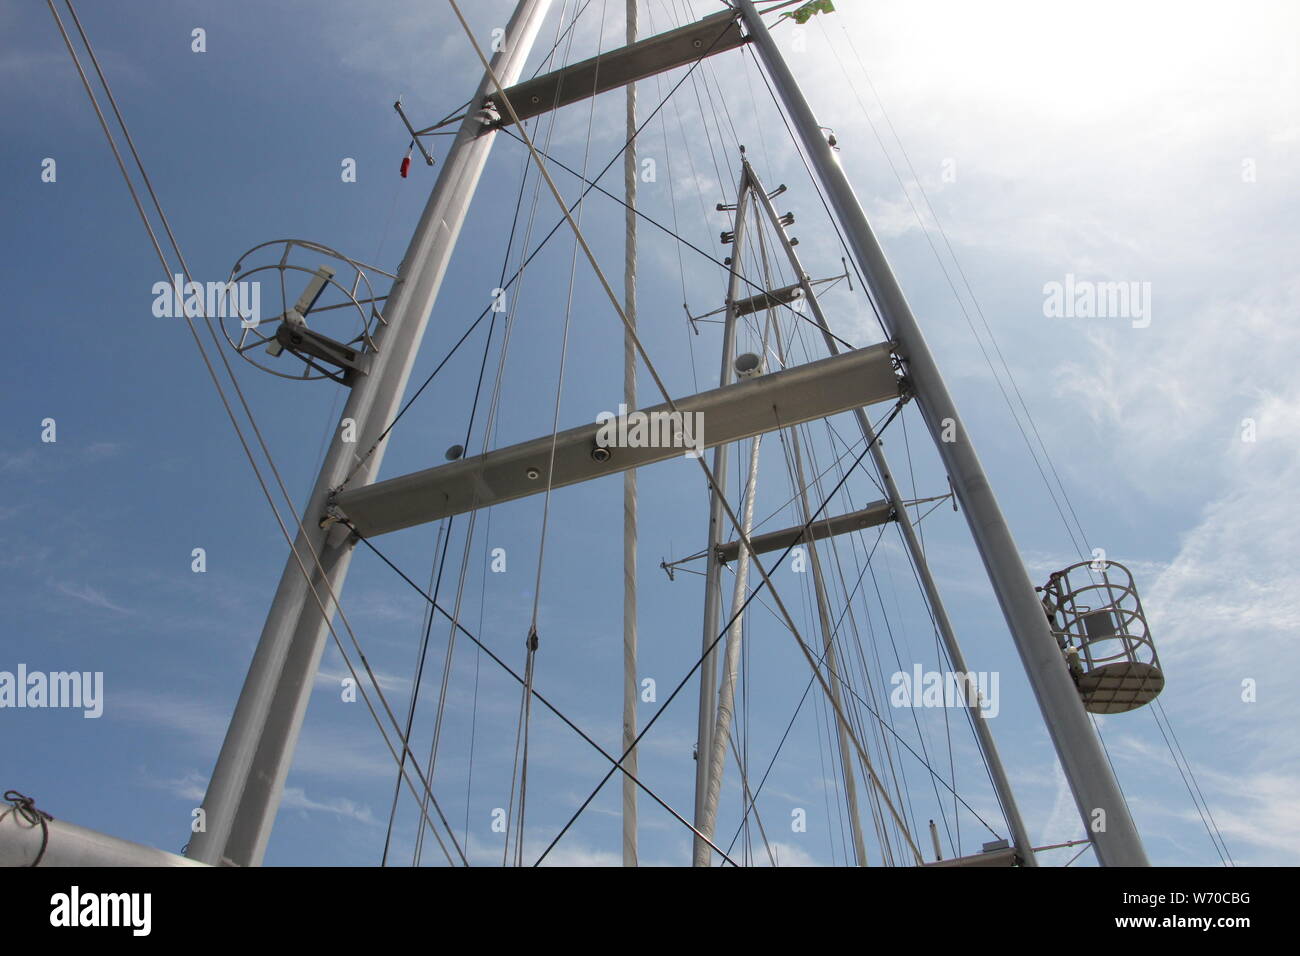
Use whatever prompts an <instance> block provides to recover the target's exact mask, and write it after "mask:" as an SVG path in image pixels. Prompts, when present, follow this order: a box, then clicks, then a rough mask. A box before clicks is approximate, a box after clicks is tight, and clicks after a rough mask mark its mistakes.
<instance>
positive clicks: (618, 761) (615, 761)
mask: <svg viewBox="0 0 1300 956" xmlns="http://www.w3.org/2000/svg"><path fill="white" fill-rule="evenodd" d="M344 524H345V525H346V526H347V527H349V528H351V529H352V533H353V534H355V535H356V536H357V540H358V541H359V542H361V543H362V544H364V545H365V546H366V547H367V548H369V549H370V551H371V552H372V553H373V554H374V555H375V556H376V557H378V558H379V560H380V561H382V562H383V563H384V564H386V565H387V566H388V567H389V568H390V569H391V570H392V571H393V572H394V573H395V574H396V575H397V576H398V577H399V578H401V579H402V580H403V581H405V582H406V584H407V585H409V586H410V587H411V588H412V589H414V590H415V591H416V592H417V593H418V594H419V595H420V596H421V597H422V598H424V600H425V601H427V602H429V604H430V605H431V606H432V607H433V609H434V610H435V611H437V612H438V613H439V614H441V615H442V616H443V617H445V618H446V619H447V620H448V621H451V622H452V626H453V627H455V628H456V629H457V630H458V631H459V632H460V633H461V634H463V635H464V636H465V637H466V638H468V639H469V640H470V641H471V642H472V643H473V644H474V645H475V646H476V647H478V648H479V649H480V650H481V651H483V653H485V654H486V655H487V656H488V659H489V660H491V661H492V663H494V664H496V665H497V666H498V667H500V668H501V669H502V670H504V671H505V672H506V673H507V674H508V675H510V677H512V678H513V679H514V680H515V681H516V683H519V684H520V685H522V684H523V682H524V678H523V677H521V676H520V675H519V674H518V673H516V671H515V670H514V668H512V667H511V666H510V665H509V664H507V663H506V662H505V661H504V660H502V659H501V658H500V657H499V656H497V655H496V654H495V653H494V652H493V651H492V649H491V648H490V647H488V646H487V645H486V644H484V643H483V642H482V641H481V640H480V639H479V638H478V637H476V636H475V635H474V634H472V633H471V632H470V631H469V629H468V628H466V627H465V626H464V625H463V624H461V623H460V622H459V621H456V620H455V618H453V617H452V615H451V613H450V612H449V611H447V610H446V609H445V608H444V607H443V606H442V605H441V604H438V603H437V602H436V601H434V600H433V596H432V595H430V594H429V593H428V592H427V591H425V590H424V589H422V588H421V587H420V586H419V585H418V584H416V583H415V581H413V580H412V579H411V578H410V576H409V575H407V574H406V572H405V571H403V570H402V569H401V568H399V567H398V566H397V565H396V564H395V563H394V562H393V560H392V559H391V558H389V557H388V556H387V555H386V554H384V553H383V552H382V551H380V550H379V549H378V548H377V547H375V544H374V542H372V541H371V540H370V539H369V538H367V537H366V536H365V535H363V534H361V533H360V532H359V531H358V530H357V529H356V528H355V527H354V526H353V525H352V524H351V523H349V522H346V521H345V522H344ZM532 696H533V698H534V699H535V700H536V701H537V702H538V703H539V704H541V705H542V706H543V707H545V708H546V709H547V710H549V711H550V712H551V713H552V714H554V715H555V716H556V717H557V718H559V720H560V721H561V722H562V723H563V724H564V725H565V726H566V727H568V728H569V729H570V730H572V731H573V732H574V733H576V734H577V735H578V736H579V737H581V738H582V739H583V740H584V741H586V742H587V743H588V744H590V745H591V747H592V748H593V749H594V750H595V751H596V752H597V753H599V754H600V755H601V756H602V757H604V758H605V759H606V760H608V761H609V762H610V763H611V764H612V765H613V769H614V770H618V771H620V772H622V773H624V774H626V775H627V776H628V777H630V778H631V779H632V781H633V782H634V783H635V784H636V785H637V786H638V787H639V788H640V789H641V791H642V792H643V793H645V794H646V795H647V796H649V797H650V799H652V800H654V801H655V803H657V804H659V805H660V806H661V807H663V808H664V809H665V810H667V811H668V812H669V814H671V815H672V817H673V818H674V819H675V820H677V821H678V822H679V823H681V824H682V825H683V826H685V827H686V828H687V829H689V830H690V831H691V832H692V833H694V834H695V835H696V836H698V837H699V838H700V839H701V840H704V841H705V842H706V843H708V844H709V846H710V847H711V848H712V849H713V850H714V851H715V852H717V853H718V854H720V855H721V856H722V857H723V859H724V860H725V861H726V862H728V863H731V865H732V866H735V865H736V864H735V861H734V860H732V859H731V858H730V856H728V855H727V854H725V853H723V852H722V850H720V849H719V848H718V847H717V846H716V845H714V844H713V843H712V841H710V840H709V839H708V838H707V837H705V836H704V835H703V834H702V833H700V832H699V831H698V830H696V829H695V827H694V826H692V825H691V822H690V821H689V820H687V819H686V818H685V817H684V816H682V815H681V814H680V813H678V812H677V811H676V810H674V809H673V808H672V807H671V806H670V805H669V804H668V803H667V802H666V801H665V800H664V799H663V798H662V797H660V796H659V795H658V794H657V793H655V792H654V791H653V790H651V789H650V788H649V787H648V786H646V784H644V783H642V782H641V780H640V778H638V777H636V776H635V775H633V774H632V773H630V772H629V771H628V769H627V768H626V767H624V766H623V765H622V758H621V757H619V758H615V757H614V756H613V755H612V754H610V753H609V752H608V751H606V750H605V748H604V747H602V746H601V745H600V744H598V743H597V742H596V741H595V740H594V739H593V738H592V737H591V736H590V735H589V734H588V733H587V732H586V731H584V730H583V729H582V728H581V727H579V726H578V725H577V724H576V723H574V722H573V721H572V720H570V719H569V718H568V717H567V716H566V715H565V714H564V713H563V712H562V711H560V710H559V708H557V707H556V706H555V705H554V704H552V703H551V702H550V701H549V700H548V699H547V698H546V697H544V696H543V695H542V693H541V692H540V691H538V690H537V689H536V688H533V691H532ZM539 862H540V861H539ZM534 866H536V864H534Z"/></svg>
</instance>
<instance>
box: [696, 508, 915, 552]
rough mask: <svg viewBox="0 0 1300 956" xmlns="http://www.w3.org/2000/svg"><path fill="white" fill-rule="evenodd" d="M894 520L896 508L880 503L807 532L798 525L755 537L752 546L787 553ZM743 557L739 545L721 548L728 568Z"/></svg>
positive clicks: (762, 549)
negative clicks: (807, 543) (796, 545)
mask: <svg viewBox="0 0 1300 956" xmlns="http://www.w3.org/2000/svg"><path fill="white" fill-rule="evenodd" d="M893 516H894V506H893V505H892V504H890V503H889V502H888V501H876V502H873V503H872V504H869V505H867V506H866V507H865V508H862V509H861V510H859V511H853V512H850V513H849V514H846V515H840V516H839V517H838V518H827V519H825V520H818V521H816V522H814V523H813V525H812V527H810V528H808V529H807V530H805V529H804V526H803V525H798V526H796V527H794V528H782V529H781V530H780V531H769V532H768V533H767V534H756V535H751V536H750V538H749V543H750V544H752V545H753V546H754V551H755V552H756V553H758V554H766V553H767V552H769V551H781V550H784V549H785V548H788V547H790V545H792V544H794V543H795V542H796V541H800V540H803V541H807V540H809V539H810V538H811V539H812V540H813V541H820V540H822V538H829V537H831V536H832V535H837V534H848V533H849V532H850V531H861V530H862V529H863V528H874V527H876V526H877V525H882V524H884V523H885V522H886V521H888V520H890V518H892V517H893ZM739 554H740V542H739V541H730V542H728V543H727V544H723V545H719V546H718V560H719V561H722V562H723V563H724V564H725V563H728V562H731V561H734V560H736V557H737V556H738V555H739Z"/></svg>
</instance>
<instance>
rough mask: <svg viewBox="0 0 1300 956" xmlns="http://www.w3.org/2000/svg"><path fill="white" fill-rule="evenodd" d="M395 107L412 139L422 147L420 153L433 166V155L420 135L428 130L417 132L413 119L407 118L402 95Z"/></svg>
mask: <svg viewBox="0 0 1300 956" xmlns="http://www.w3.org/2000/svg"><path fill="white" fill-rule="evenodd" d="M393 109H395V110H397V115H398V116H400V117H401V118H402V125H403V126H405V127H406V131H407V132H408V133H410V134H411V141H412V142H413V143H415V145H416V146H418V147H420V153H421V155H423V156H424V161H425V163H427V164H428V165H430V166H432V165H433V157H432V156H431V155H429V151H428V150H427V149H425V148H424V140H422V139H420V137H421V136H423V135H425V134H426V132H427V131H421V132H417V131H416V129H415V127H414V126H412V125H411V121H410V120H409V119H407V118H406V112H405V111H404V110H403V109H402V98H401V97H400V96H399V97H398V98H397V102H396V103H394V104H393Z"/></svg>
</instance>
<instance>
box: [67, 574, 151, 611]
mask: <svg viewBox="0 0 1300 956" xmlns="http://www.w3.org/2000/svg"><path fill="white" fill-rule="evenodd" d="M55 588H56V589H57V590H58V591H59V593H60V594H64V595H66V596H67V597H70V598H72V599H73V600H76V601H82V602H84V603H86V604H89V605H90V606H91V607H97V608H101V609H103V610H105V611H113V612H115V613H117V614H134V613H135V612H134V611H132V610H131V609H129V608H125V607H121V606H120V605H117V604H114V603H113V602H112V601H110V600H109V599H108V595H106V594H105V593H104V592H103V591H101V590H99V589H98V588H93V587H90V586H89V585H76V584H68V583H67V582H62V581H61V582H59V583H58V584H56V585H55Z"/></svg>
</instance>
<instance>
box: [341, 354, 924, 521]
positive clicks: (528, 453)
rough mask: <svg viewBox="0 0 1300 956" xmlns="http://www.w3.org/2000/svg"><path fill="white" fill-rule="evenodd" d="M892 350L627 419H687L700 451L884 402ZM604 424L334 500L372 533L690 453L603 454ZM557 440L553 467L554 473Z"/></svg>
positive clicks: (644, 449)
mask: <svg viewBox="0 0 1300 956" xmlns="http://www.w3.org/2000/svg"><path fill="white" fill-rule="evenodd" d="M892 348H893V347H892V345H891V343H889V342H883V343H881V344H879V345H873V346H871V347H869V348H865V349H855V350H854V351H852V352H845V353H844V354H842V355H838V356H835V357H833V358H827V359H821V360H820V361H817V362H810V363H808V364H807V365H800V366H798V367H796V368H790V369H785V370H783V371H780V372H774V373H772V374H770V375H761V376H759V377H757V378H751V379H747V380H745V381H742V382H738V383H736V384H734V385H727V386H724V387H722V388H715V389H712V390H710V391H707V392H701V393H699V394H698V395H692V396H690V397H689V398H683V399H680V400H678V401H677V402H676V405H677V409H678V411H679V412H680V413H681V415H682V416H690V418H689V420H688V422H682V421H681V420H680V419H674V418H670V417H669V416H671V415H672V412H671V411H670V409H669V406H668V405H667V404H662V405H656V406H654V407H653V408H646V409H641V410H640V411H638V412H631V413H629V414H628V415H627V416H626V417H625V418H624V419H622V421H621V424H622V425H624V426H629V427H630V426H631V425H633V424H635V422H636V421H637V420H640V421H643V422H646V423H647V427H646V433H647V436H649V435H651V434H656V435H657V436H658V437H659V438H662V437H663V436H664V432H665V431H666V432H667V433H668V434H669V435H671V434H672V433H673V432H674V431H675V430H676V429H678V428H680V427H681V425H682V424H686V425H687V427H686V428H685V429H684V431H685V432H686V433H687V436H688V437H689V438H691V440H692V441H697V442H698V445H697V446H695V447H697V448H698V449H699V450H703V449H704V448H713V447H715V446H718V445H723V444H726V443H729V442H733V441H739V440H740V439H742V438H749V437H751V436H753V435H757V434H760V433H762V432H769V431H773V430H774V429H777V428H782V427H785V426H789V425H796V424H799V423H801V422H806V421H812V420H813V419H817V418H824V417H826V416H828V415H834V414H836V413H837V412H843V411H847V410H849V409H852V408H858V407H861V406H863V405H871V404H874V403H876V402H883V401H886V400H887V399H893V398H897V397H898V393H899V384H898V378H897V377H896V375H895V374H894V366H893V357H892ZM633 416H638V417H639V419H637V418H633ZM640 416H644V417H640ZM617 421H618V420H616V422H617ZM691 422H693V423H698V424H693V425H692V424H689V423H691ZM602 427H603V426H602V425H601V424H599V423H592V424H589V425H580V426H578V427H577V428H570V429H569V430H567V431H563V432H560V433H559V434H558V435H556V436H554V439H552V436H550V435H544V436H542V437H540V438H534V439H532V440H531V441H526V442H522V443H520V444H518V445H511V446H509V447H507V448H501V449H498V450H496V451H491V452H488V453H487V454H485V455H478V456H476V457H474V458H466V459H462V460H460V461H456V462H452V463H451V464H449V465H440V466H438V467H436V468H428V469H425V470H424V471H418V472H415V473H414V474H410V475H403V476H401V477H400V478H390V479H388V480H387V481H381V482H377V483H375V484H372V485H368V486H365V487H360V488H351V489H348V490H346V491H344V492H342V493H341V494H340V495H338V496H337V498H336V499H335V500H334V504H335V505H336V506H337V507H338V509H339V510H340V511H342V513H343V514H344V515H346V517H347V518H348V519H349V520H350V521H351V522H352V524H353V525H354V526H355V527H356V529H357V531H358V532H360V533H361V534H362V535H364V536H366V537H373V536H375V535H380V534H387V533H388V532H390V531H397V530H399V529H402V528H410V527H412V526H414V525H418V524H423V523H425V522H427V521H437V520H438V519H439V518H445V517H447V516H448V515H454V514H462V513H464V512H467V511H473V510H476V509H478V508H486V507H489V506H490V505H495V504H500V503H501V502H503V501H513V500H514V499H516V498H524V497H527V496H529V495H534V494H537V493H539V492H543V491H545V490H546V488H547V487H548V485H549V486H550V487H552V488H561V487H564V486H565V485H573V484H578V483H579V482H583V481H590V480H591V479H593V478H600V477H602V476H604V475H612V474H616V473H618V472H622V471H625V470H627V469H628V468H639V467H641V466H643V465H648V464H652V463H653V462H657V461H665V460H667V459H669V458H678V457H681V456H682V455H683V453H684V447H683V445H682V444H681V443H673V442H664V441H657V442H656V444H655V445H653V446H650V445H644V446H641V447H627V446H622V447H620V446H617V445H615V446H610V447H609V448H608V455H607V456H606V455H604V454H602V453H600V452H599V451H597V436H598V434H599V433H600V431H601V429H602ZM627 434H628V437H629V438H631V437H632V435H631V433H627ZM552 442H554V449H555V450H554V468H553V471H552V472H551V474H550V475H549V477H548V475H547V468H548V463H549V462H550V460H551V454H552V451H551V448H552ZM593 452H596V454H593Z"/></svg>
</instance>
